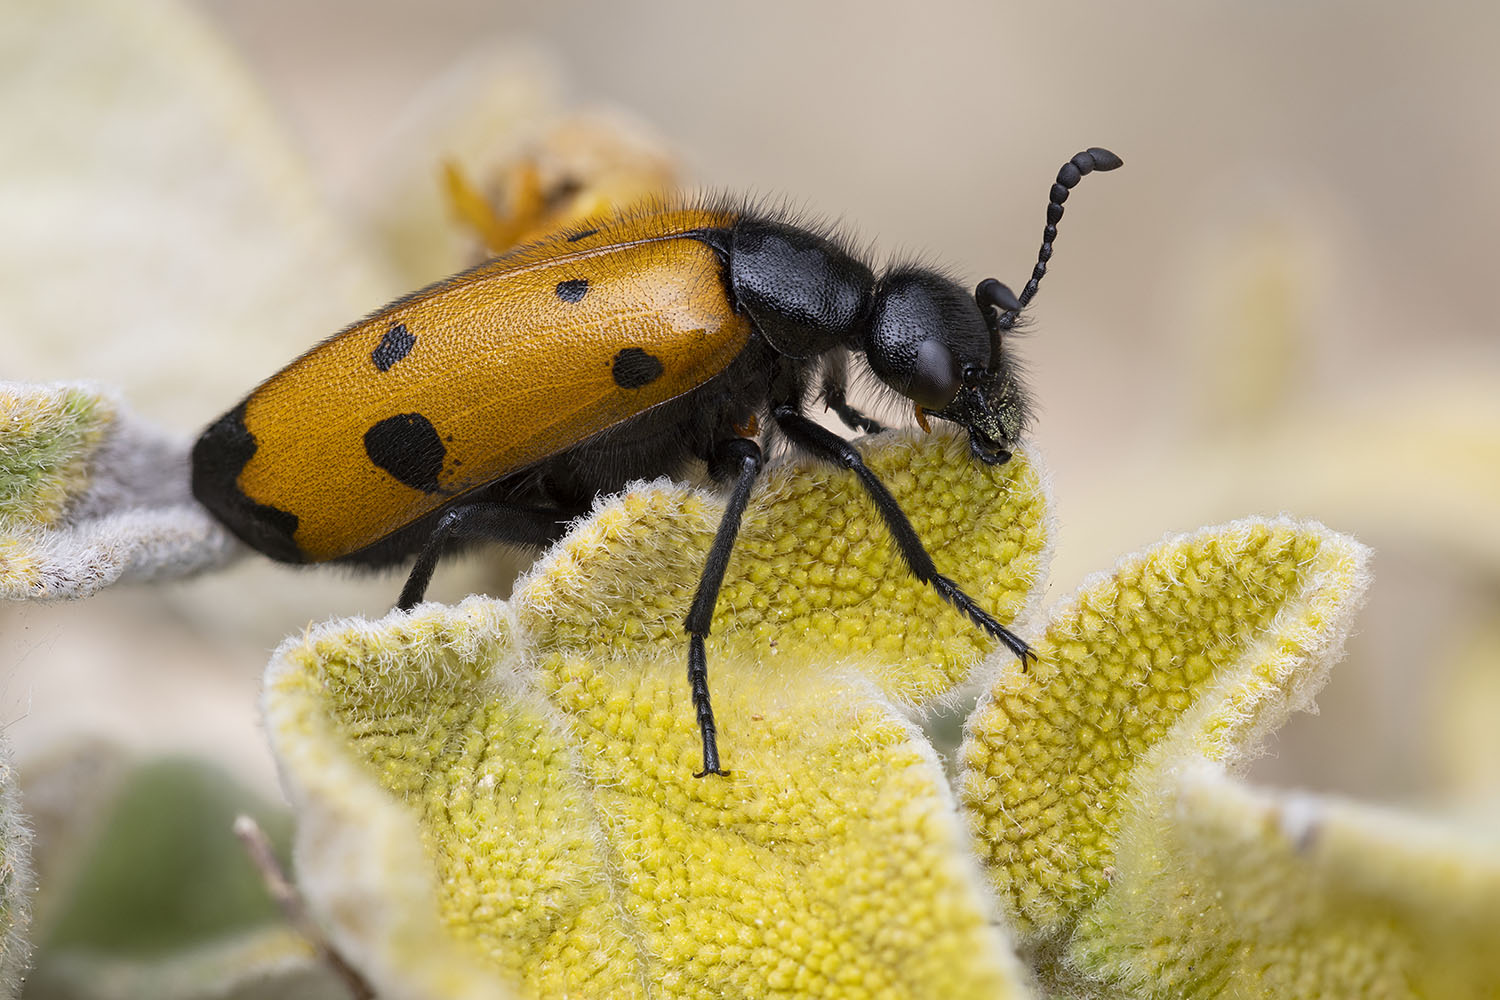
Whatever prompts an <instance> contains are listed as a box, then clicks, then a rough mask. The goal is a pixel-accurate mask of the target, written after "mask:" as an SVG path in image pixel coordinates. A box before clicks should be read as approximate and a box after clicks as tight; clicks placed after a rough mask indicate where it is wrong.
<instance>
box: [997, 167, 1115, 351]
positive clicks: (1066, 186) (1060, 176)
mask: <svg viewBox="0 0 1500 1000" xmlns="http://www.w3.org/2000/svg"><path fill="white" fill-rule="evenodd" d="M1124 162H1125V161H1124V160H1122V159H1120V158H1119V157H1118V156H1116V155H1115V154H1114V153H1111V152H1110V151H1109V150H1107V149H1101V148H1100V147H1098V146H1094V147H1092V148H1090V149H1086V150H1084V151H1083V152H1081V153H1079V154H1078V155H1077V156H1075V157H1073V158H1072V159H1071V160H1069V161H1068V162H1067V163H1064V164H1063V165H1062V169H1061V170H1059V171H1058V172H1057V181H1056V182H1055V183H1054V184H1053V185H1052V190H1051V191H1049V192H1048V195H1047V225H1046V227H1045V228H1044V229H1043V230H1042V249H1041V250H1040V251H1039V252H1038V253H1037V255H1036V266H1035V267H1033V268H1032V269H1031V280H1030V281H1028V282H1026V287H1025V288H1023V289H1021V294H1020V295H1019V296H1017V295H1016V293H1015V292H1012V291H1011V290H1010V288H1008V287H1007V286H1006V285H1004V284H1001V283H1000V282H998V281H996V280H995V279H994V278H986V279H984V280H983V281H981V282H980V283H979V287H978V288H976V289H974V299H975V301H976V302H978V303H979V311H980V312H982V313H984V321H985V323H986V324H987V325H988V326H989V328H990V363H991V365H993V364H994V362H995V359H996V358H998V357H999V356H1000V335H1001V334H1002V333H1004V332H1005V331H1006V330H1009V329H1011V328H1012V327H1014V326H1015V325H1016V320H1017V319H1019V318H1020V315H1021V310H1022V309H1025V308H1026V306H1027V304H1028V303H1029V302H1030V301H1031V300H1032V298H1033V297H1034V296H1035V295H1036V290H1037V286H1038V285H1040V284H1041V283H1042V278H1044V277H1045V276H1046V274H1047V261H1049V260H1051V259H1052V241H1053V240H1055V239H1057V223H1058V220H1059V219H1061V218H1062V217H1063V202H1065V201H1067V200H1068V192H1069V191H1072V190H1073V189H1074V188H1075V187H1077V186H1078V182H1079V181H1081V180H1082V179H1083V177H1084V175H1085V174H1091V173H1093V172H1094V171H1095V170H1101V171H1102V170H1113V169H1115V168H1116V167H1118V166H1120V165H1121V164H1123V163H1124ZM991 307H994V308H991ZM996 309H998V310H999V314H998V315H997V314H996V312H995V310H996Z"/></svg>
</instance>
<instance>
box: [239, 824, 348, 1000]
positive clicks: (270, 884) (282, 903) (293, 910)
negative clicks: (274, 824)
mask: <svg viewBox="0 0 1500 1000" xmlns="http://www.w3.org/2000/svg"><path fill="white" fill-rule="evenodd" d="M234 835H235V836H236V837H238V838H239V840H240V843H241V844H243V845H244V848H245V853H246V854H248V855H249V856H250V863H251V864H253V865H255V870H256V871H258V872H259V873H260V877H261V881H262V882H264V883H265V886H266V892H268V893H270V895H271V899H273V900H274V901H275V902H276V905H277V906H278V907H280V908H281V912H282V914H283V915H284V916H285V917H286V919H287V922H288V923H290V924H291V925H292V927H293V928H295V929H296V930H297V932H298V933H299V934H301V935H302V936H303V937H304V938H306V939H307V941H308V943H309V944H311V945H312V946H313V949H314V950H315V951H316V952H317V953H318V957H319V958H321V959H322V960H323V961H324V962H326V963H327V964H328V967H329V968H331V969H332V970H333V972H334V975H336V976H338V977H339V979H341V980H343V982H344V985H345V986H347V987H348V988H349V995H350V996H352V997H354V1000H375V991H374V990H373V989H371V988H370V984H369V983H367V982H365V978H364V977H363V976H361V975H360V974H359V973H358V972H357V971H355V969H354V967H353V966H351V965H350V964H349V963H348V962H346V961H344V959H343V957H342V956H341V955H339V953H338V952H336V951H334V950H333V946H332V945H330V944H329V943H328V941H327V940H326V939H325V938H324V937H323V933H322V931H321V930H319V929H318V925H317V924H316V923H314V922H313V919H312V916H311V915H310V914H309V913H308V912H307V904H306V903H304V902H303V900H302V893H300V892H298V891H297V887H296V886H295V885H293V884H292V881H291V879H289V878H287V875H286V871H285V870H283V869H282V867H281V862H280V861H279V860H277V858H276V852H275V850H273V849H272V847H271V840H270V838H269V837H267V836H266V832H265V831H264V830H262V829H261V828H260V824H259V823H257V822H255V820H254V819H253V818H251V817H249V816H246V815H243V814H241V815H239V816H237V817H235V820H234Z"/></svg>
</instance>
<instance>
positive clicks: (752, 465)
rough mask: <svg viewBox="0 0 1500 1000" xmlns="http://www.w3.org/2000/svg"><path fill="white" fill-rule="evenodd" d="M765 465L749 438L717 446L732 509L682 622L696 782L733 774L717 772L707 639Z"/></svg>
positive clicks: (722, 522)
mask: <svg viewBox="0 0 1500 1000" xmlns="http://www.w3.org/2000/svg"><path fill="white" fill-rule="evenodd" d="M762 462H763V458H762V456H761V451H760V446H759V445H757V444H756V443H755V442H754V441H751V440H749V439H748V438H735V439H733V440H730V441H726V442H725V443H724V444H722V445H720V446H719V454H718V455H716V456H715V462H714V465H715V466H716V467H719V468H725V469H728V470H732V471H733V473H734V475H735V483H734V492H733V493H731V494H730V495H729V505H728V506H727V507H725V508H724V516H723V518H721V519H720V520H719V530H718V531H717V532H716V533H715V534H714V541H713V545H711V546H710V547H709V550H708V559H707V560H706V561H705V562H704V564H703V575H702V576H700V577H699V578H698V592H697V594H695V595H694V596H693V606H692V607H691V608H689V609H688V614H687V619H686V621H684V622H683V626H684V628H685V629H686V630H687V634H688V686H689V687H690V688H692V691H693V708H694V710H695V711H696V712H697V714H698V731H699V732H700V733H701V734H702V736H703V770H701V771H699V772H698V773H697V774H695V775H693V777H695V778H701V777H703V776H704V775H708V774H718V775H724V776H728V774H729V772H728V771H725V770H723V769H722V768H720V767H719V736H718V733H719V730H718V726H717V725H716V724H715V723H714V708H713V704H712V703H711V702H710V701H709V699H708V654H707V652H705V650H704V639H705V637H707V635H708V627H709V624H710V623H711V622H712V621H713V617H714V605H715V604H717V603H718V600H719V588H720V587H721V586H723V583H724V571H725V569H727V568H728V567H729V555H730V553H731V552H733V551H734V540H735V537H736V536H738V535H739V532H740V521H741V520H742V519H743V518H744V516H745V506H746V504H748V503H749V502H750V489H751V487H753V486H754V485H755V477H756V476H757V475H759V474H760V469H761V465H762Z"/></svg>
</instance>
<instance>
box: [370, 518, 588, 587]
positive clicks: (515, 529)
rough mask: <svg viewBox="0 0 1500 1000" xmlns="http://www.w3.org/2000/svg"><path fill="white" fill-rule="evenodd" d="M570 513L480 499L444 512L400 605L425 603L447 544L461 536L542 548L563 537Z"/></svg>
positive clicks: (427, 541)
mask: <svg viewBox="0 0 1500 1000" xmlns="http://www.w3.org/2000/svg"><path fill="white" fill-rule="evenodd" d="M568 516H569V515H567V514H564V513H563V512H562V511H559V510H548V509H544V508H538V507H522V506H520V505H517V504H508V503H501V502H499V501H494V500H484V501H476V502H474V503H466V504H463V505H461V506H458V507H453V508H450V509H449V510H446V511H444V512H443V514H442V516H441V517H439V518H438V520H437V523H436V524H435V525H434V526H433V529H432V534H431V535H429V536H427V540H426V542H424V543H423V544H422V548H421V551H420V552H418V553H417V561H416V564H415V565H413V566H412V568H411V575H409V576H408V577H407V578H406V586H404V587H402V588H401V596H400V597H398V598H397V599H396V607H397V609H399V610H401V611H410V610H411V609H412V608H414V607H416V606H417V605H418V604H420V603H422V597H423V596H424V595H425V594H426V593H427V585H428V584H429V583H431V582H432V571H433V570H435V569H436V568H437V564H438V559H439V558H441V557H442V555H443V552H444V550H445V549H446V547H447V545H448V544H449V543H450V542H452V541H457V540H461V539H477V538H483V539H491V540H493V541H497V542H509V543H510V544H512V545H526V546H531V547H533V548H542V547H544V546H547V545H551V544H552V543H553V542H555V541H557V540H558V539H559V538H561V537H562V535H563V532H564V530H565V528H566V527H567V524H566V520H567V517H568Z"/></svg>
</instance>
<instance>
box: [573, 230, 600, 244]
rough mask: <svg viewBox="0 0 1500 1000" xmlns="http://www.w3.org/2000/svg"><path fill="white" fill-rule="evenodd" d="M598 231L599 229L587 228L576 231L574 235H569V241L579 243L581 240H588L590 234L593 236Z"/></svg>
mask: <svg viewBox="0 0 1500 1000" xmlns="http://www.w3.org/2000/svg"><path fill="white" fill-rule="evenodd" d="M598 231H599V230H597V229H585V230H584V231H583V232H581V233H574V234H573V235H572V236H569V237H568V242H569V243H577V242H578V241H579V240H586V239H588V238H589V237H590V236H593V235H594V234H595V233H597V232H598Z"/></svg>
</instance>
